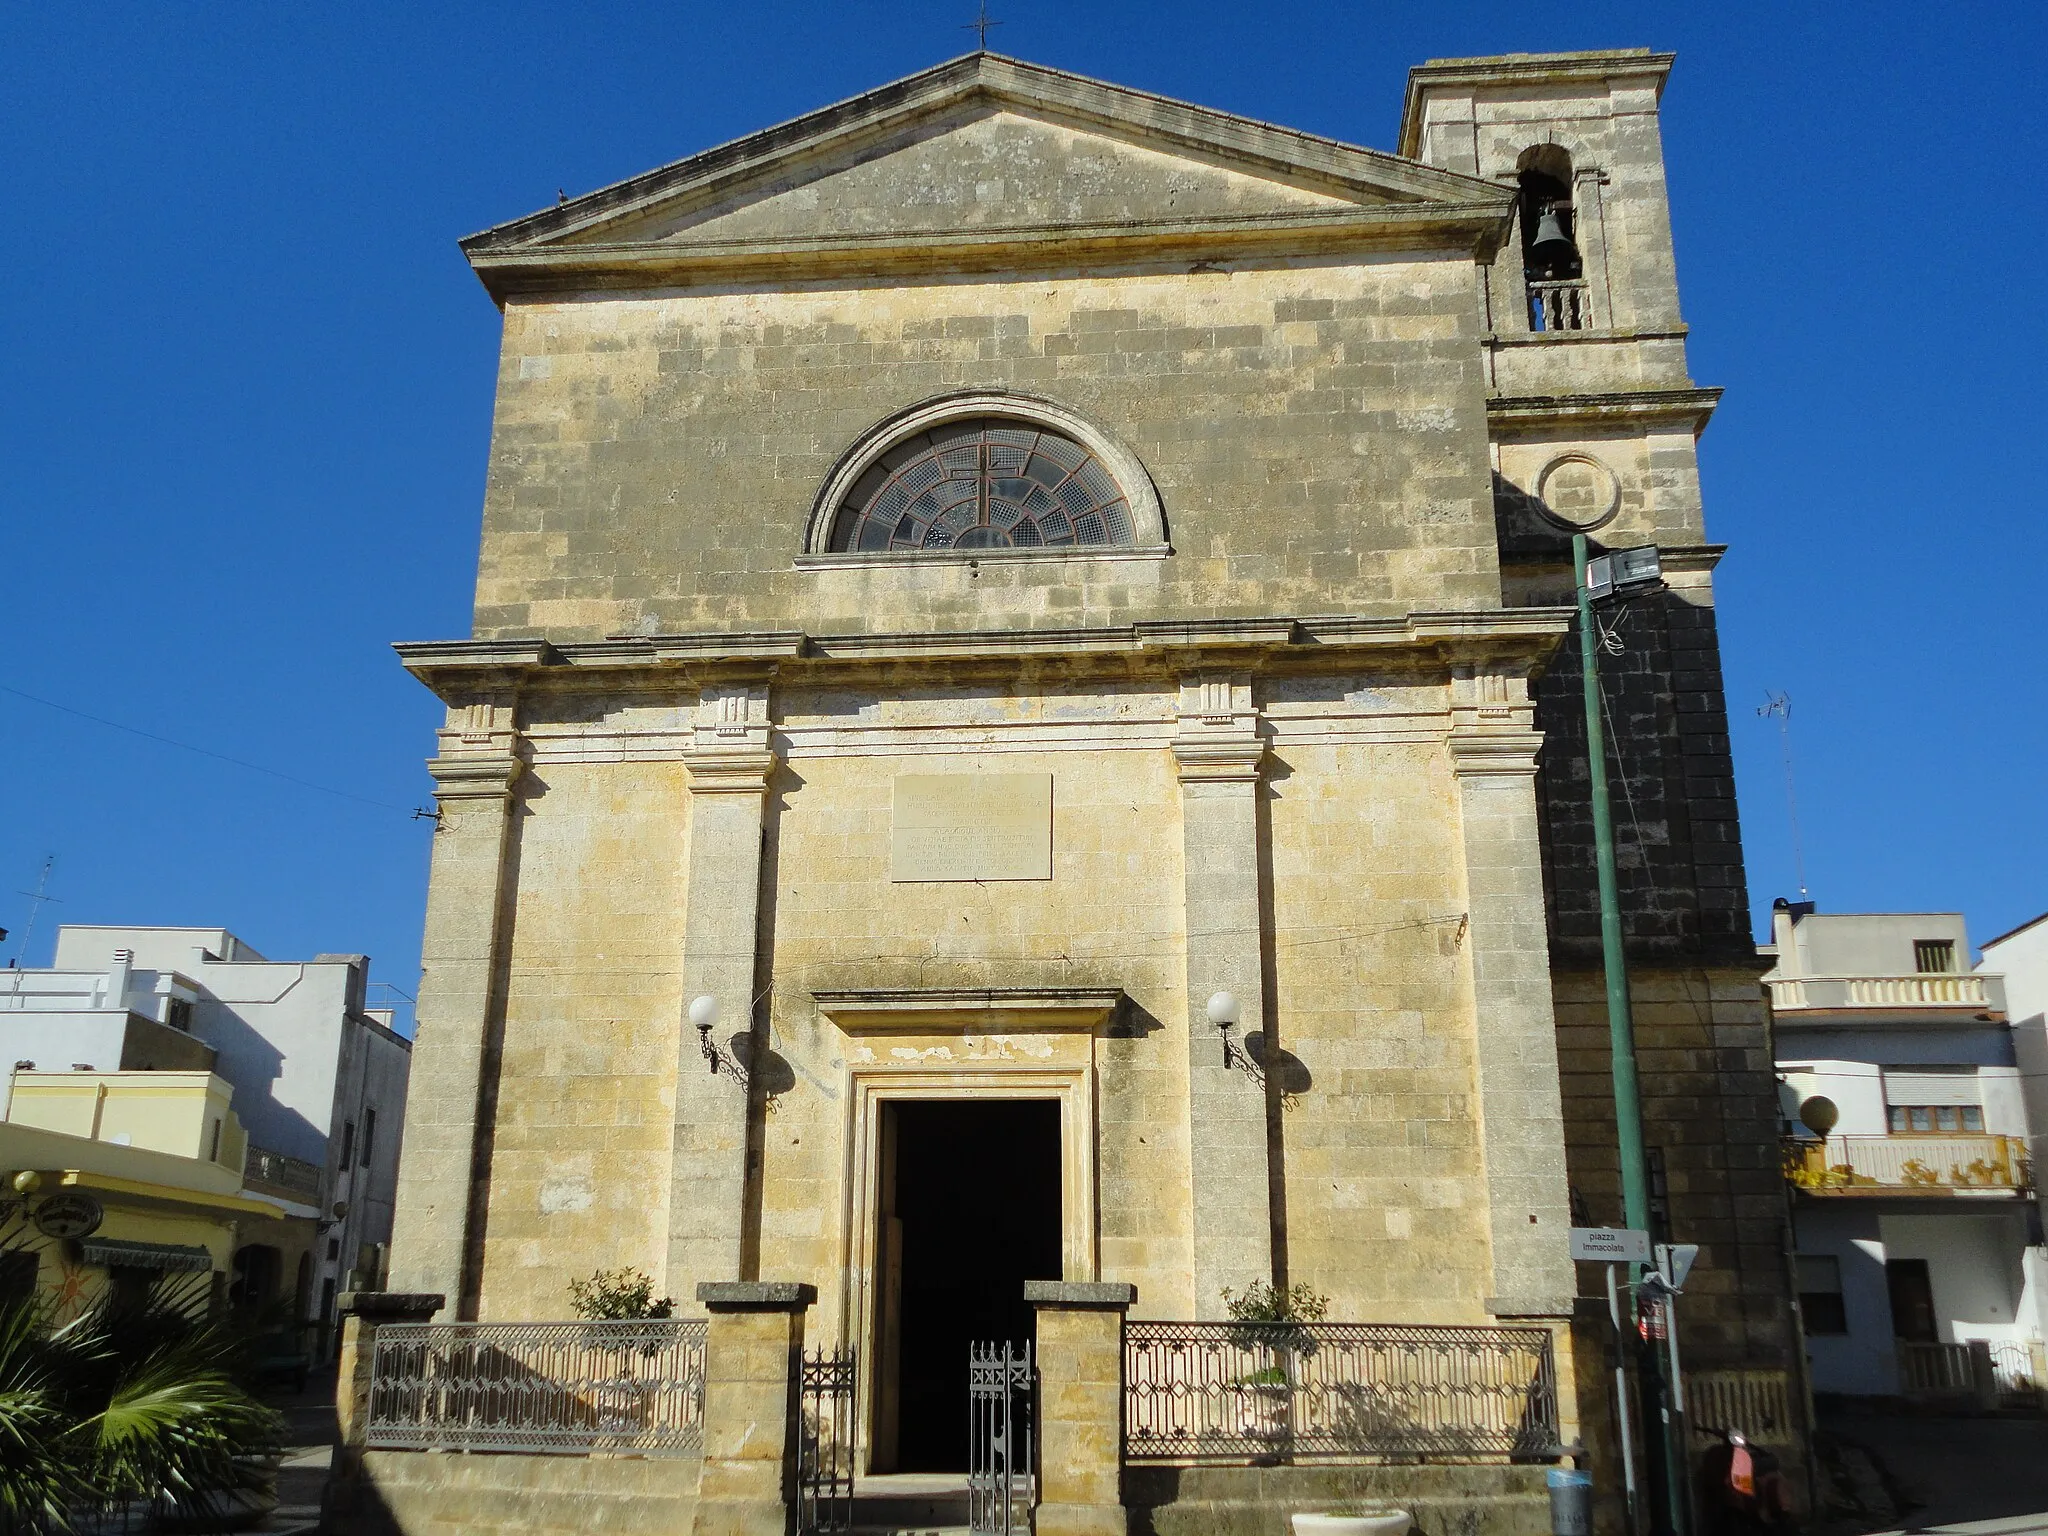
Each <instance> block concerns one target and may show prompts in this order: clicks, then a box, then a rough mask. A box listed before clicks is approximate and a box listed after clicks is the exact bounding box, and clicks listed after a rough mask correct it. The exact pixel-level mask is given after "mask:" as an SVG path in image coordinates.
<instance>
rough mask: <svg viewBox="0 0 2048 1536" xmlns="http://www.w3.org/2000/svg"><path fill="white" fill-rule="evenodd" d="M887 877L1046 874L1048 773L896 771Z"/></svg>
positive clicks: (1049, 820)
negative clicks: (893, 818)
mask: <svg viewBox="0 0 2048 1536" xmlns="http://www.w3.org/2000/svg"><path fill="white" fill-rule="evenodd" d="M889 878H890V879H891V880H1050V879H1051V878H1052V775H1051V774H1049V773H904V774H898V775H897V776H896V820H895V825H894V827H893V828H892V829H891V835H890V839H889Z"/></svg>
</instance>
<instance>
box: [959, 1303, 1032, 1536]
mask: <svg viewBox="0 0 2048 1536" xmlns="http://www.w3.org/2000/svg"><path fill="white" fill-rule="evenodd" d="M1037 1431H1038V1368H1037V1366H1036V1364H1035V1363H1034V1362H1033V1360H1032V1346H1031V1345H1030V1344H1028V1343H1024V1344H1019V1343H1016V1342H1015V1341H1013V1340H1010V1339H1002V1340H989V1341H980V1340H977V1341H975V1342H972V1343H970V1344H969V1345H968V1346H967V1529H968V1531H969V1533H970V1536H1015V1533H1017V1532H1019V1531H1029V1530H1030V1529H1031V1511H1032V1510H1033V1509H1034V1508H1035V1507H1036V1506H1037V1503H1038V1433H1037Z"/></svg>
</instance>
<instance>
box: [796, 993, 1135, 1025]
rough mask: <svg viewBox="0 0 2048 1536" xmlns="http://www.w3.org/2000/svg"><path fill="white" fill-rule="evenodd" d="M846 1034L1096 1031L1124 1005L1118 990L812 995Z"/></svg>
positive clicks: (826, 1015)
mask: <svg viewBox="0 0 2048 1536" xmlns="http://www.w3.org/2000/svg"><path fill="white" fill-rule="evenodd" d="M811 997H812V998H813V1000H815V1001H816V1003H817V1005H818V1012H820V1013H822V1014H824V1015H825V1017H826V1018H828V1019H830V1020H831V1021H832V1022H833V1023H835V1024H837V1025H838V1026H839V1027H840V1028H841V1029H843V1030H845V1031H846V1032H847V1033H848V1034H872V1033H882V1032H895V1033H902V1032H907V1031H920V1032H936V1031H943V1030H948V1029H952V1028H961V1029H965V1028H967V1027H970V1026H971V1027H972V1029H973V1031H974V1033H976V1034H999V1033H1003V1032H1005V1031H1028V1032H1032V1033H1040V1032H1043V1031H1047V1030H1090V1031H1092V1030H1096V1029H1100V1028H1101V1027H1102V1026H1103V1025H1105V1024H1107V1023H1109V1021H1110V1020H1111V1019H1113V1018H1115V1017H1116V1013H1117V1010H1118V1009H1119V1008H1121V1007H1122V1006H1123V1001H1124V993H1123V989H1122V988H1121V987H846V988H837V989H829V990H821V991H815V992H813V993H812V994H811Z"/></svg>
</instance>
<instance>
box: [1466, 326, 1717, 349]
mask: <svg viewBox="0 0 2048 1536" xmlns="http://www.w3.org/2000/svg"><path fill="white" fill-rule="evenodd" d="M1691 334H1692V327H1691V326H1688V325H1660V326H1656V327H1653V328H1650V329H1645V330H1619V331H1608V330H1585V331H1488V332H1487V333H1486V335H1485V336H1484V337H1483V338H1482V341H1483V343H1484V344H1485V345H1486V346H1489V347H1495V348H1505V347H1585V346H1595V345H1600V344H1603V343H1609V344H1611V343H1613V342H1617V341H1683V340H1685V339H1686V337H1688V336H1690V335H1691Z"/></svg>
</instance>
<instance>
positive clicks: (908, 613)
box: [475, 258, 1499, 640]
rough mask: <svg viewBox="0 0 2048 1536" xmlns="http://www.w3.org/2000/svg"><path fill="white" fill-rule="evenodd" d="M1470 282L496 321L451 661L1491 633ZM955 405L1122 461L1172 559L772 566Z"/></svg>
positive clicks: (533, 312)
mask: <svg viewBox="0 0 2048 1536" xmlns="http://www.w3.org/2000/svg"><path fill="white" fill-rule="evenodd" d="M1476 282H1477V279H1476V269H1475V268H1474V267H1473V266H1472V264H1471V262H1470V261H1469V259H1450V258H1446V259H1442V260H1430V259H1426V258H1425V259H1408V260H1402V261H1392V262H1386V263H1373V264H1348V265H1347V264H1336V265H1321V264H1309V263H1302V264H1300V265H1293V264H1285V263H1283V264H1280V265H1277V266H1274V267H1270V268H1241V269H1237V270H1230V271H1196V272H1192V273H1190V272H1188V271H1187V270H1185V269H1181V270H1178V271H1175V272H1171V273H1167V272H1158V271H1149V272H1148V271H1133V272H1129V273H1124V274H1117V273H1100V272H1098V273H1093V274H1090V275H1086V276H1082V275H1079V274H1072V273H1068V274H1058V275H1050V276H1047V277H1043V278H1038V279H1034V280H1030V281H1024V280H1017V279H1010V280H972V279H965V278H956V279H952V280H941V281H924V282H912V281H900V282H893V283H887V284H883V283H875V284H871V285H867V286H862V287H853V288H835V287H830V286H827V287H819V288H815V289H809V288H807V289H799V290H795V291H789V292H782V293H766V292H757V291H742V292H706V293H700V294H680V295H676V296H672V297H652V296H648V297H641V296H635V297H619V298H578V299H576V300H574V301H553V302H550V301H543V300H521V301H517V302H514V303H511V304H509V305H508V306H507V309H506V314H505V333H504V344H503V361H502V365H501V368H500V374H499V385H498V403H497V418H496V423H495V428H494V434H493V442H492V450H491V467H490V477H489V483H488V490H487V495H486V502H485V512H484V535H483V555H482V564H481V569H480V574H479V580H478V587H477V602H476V624H475V632H476V634H477V635H478V636H480V637H488V636H510V635H537V634H546V635H548V636H549V637H550V638H553V639H556V640H564V639H570V640H573V639H597V638H602V637H604V636H606V635H612V634H625V633H641V634H646V633H660V634H672V633H679V632H682V631H688V630H702V629H772V628H805V629H808V630H810V631H812V632H814V633H832V632H835V631H843V632H862V631H867V630H870V629H898V630H917V629H965V628H977V629H996V628H1043V627H1048V626H1061V625H1077V624H1082V623H1103V622H1128V621H1130V620H1132V619H1142V618H1154V617H1173V618H1181V617H1194V616H1201V615H1211V614H1261V615H1263V614H1273V613H1330V612H1342V613H1361V614H1371V613H1405V612H1407V611H1409V610H1410V609H1416V608H1427V609H1442V608H1461V607H1490V606H1494V605H1495V604H1497V603H1498V601H1499V586H1498V578H1497V574H1496V568H1495V556H1494V550H1493V540H1492V535H1491V498H1490V490H1489V486H1488V480H1487V475H1488V466H1487V460H1486V452H1485V446H1486V425H1485V391H1486V384H1485V379H1484V377H1483V367H1482V363H1481V352H1480V346H1479V335H1480V327H1481V325H1482V320H1481V311H1480V304H1479V300H1478V296H1477V290H1476ZM964 387H973V388H976V389H983V390H1011V391H1017V392H1022V393H1024V394H1030V395H1039V396H1044V397H1047V398H1051V399H1054V400H1056V401H1058V402H1059V403H1060V404H1062V405H1064V406H1065V407H1067V408H1068V409H1071V410H1073V411H1076V412H1079V413H1081V414H1082V415H1084V416H1085V417H1087V418H1088V419H1090V420H1091V421H1093V422H1095V423H1096V424H1097V425H1098V426H1100V427H1101V428H1103V429H1105V430H1107V431H1108V432H1110V433H1111V434H1113V435H1115V436H1117V437H1119V438H1121V439H1122V440H1123V441H1124V442H1125V443H1126V444H1127V445H1128V446H1129V447H1130V448H1131V449H1132V450H1133V451H1134V452H1135V453H1136V455H1137V457H1138V458H1139V459H1140V460H1141V461H1142V462H1143V463H1144V465H1145V466H1146V468H1147V469H1148V470H1149V472H1150V474H1151V477H1152V479H1153V481H1154V482H1155V484H1156V485H1157V487H1158V491H1159V494H1160V497H1161V499H1162V501H1163V503H1164V508H1165V515H1166V524H1167V531H1168V535H1169V537H1170V540H1171V542H1172V545H1173V548H1174V551H1175V553H1174V554H1172V555H1171V556H1167V557H1165V558H1163V559H1155V560H1142V559H1140V560H1130V559H1122V560H1100V559H1091V558H1087V557H1077V558H1075V559H1072V560H1067V561H1054V562H1049V563H1048V562H1023V563H1019V562H1007V563H1006V562H1004V561H1002V560H1000V559H990V560H984V561H981V562H979V563H978V564H972V563H969V562H966V561H961V560H943V561H934V562H924V563H922V564H915V565H910V566H904V565H893V566H885V567H882V568H876V567H873V566H865V567H862V568H859V569H844V568H841V569H796V568H795V557H796V556H797V555H798V554H799V553H800V552H801V550H802V548H803V540H804V530H805V526H806V522H807V520H808V518H809V516H810V512H811V508H812V503H813V500H814V498H815V497H816V496H817V495H818V493H819V489H820V487H821V486H822V484H823V483H824V481H825V479H826V476H827V475H828V473H829V472H830V470H831V468H832V466H833V464H834V462H835V461H836V460H837V459H838V457H839V456H840V455H841V454H842V453H843V452H844V451H846V449H847V448H848V447H850V446H851V445H852V444H853V443H854V442H856V441H857V440H858V439H859V438H860V437H861V436H862V434H864V433H865V432H866V431H867V430H868V429H869V428H870V427H872V426H874V425H875V424H876V423H877V422H879V421H881V420H882V419H883V418H885V417H887V416H889V415H891V414H892V413H894V412H897V411H899V410H902V409H903V408H905V407H906V406H910V405H913V404H915V403H917V402H919V401H921V400H924V399H927V398H930V397H932V396H935V395H940V394H943V393H945V392H947V391H949V390H958V389H961V388H964Z"/></svg>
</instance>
